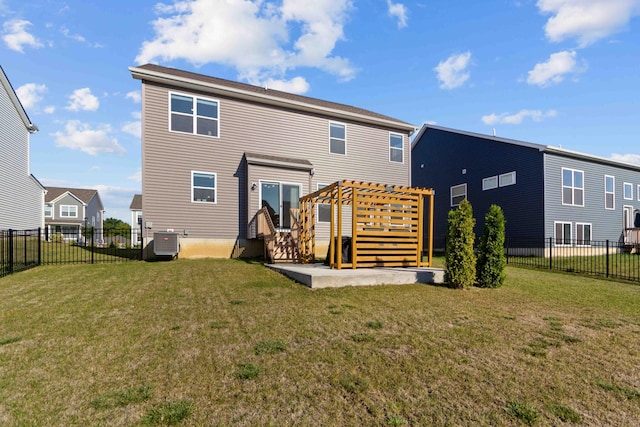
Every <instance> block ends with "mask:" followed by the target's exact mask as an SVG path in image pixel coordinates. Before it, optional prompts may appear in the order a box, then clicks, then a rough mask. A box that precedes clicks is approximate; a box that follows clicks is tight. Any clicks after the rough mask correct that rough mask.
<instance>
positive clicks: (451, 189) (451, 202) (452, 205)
mask: <svg viewBox="0 0 640 427" xmlns="http://www.w3.org/2000/svg"><path fill="white" fill-rule="evenodd" d="M459 187H464V198H465V199H466V198H467V197H468V195H469V193H467V183H466V182H465V183H464V184H458V185H452V186H451V188H450V189H449V202H450V204H451V207H452V208H455V207H457V206H460V203H458V204H457V205H454V204H453V189H454V188H459Z"/></svg>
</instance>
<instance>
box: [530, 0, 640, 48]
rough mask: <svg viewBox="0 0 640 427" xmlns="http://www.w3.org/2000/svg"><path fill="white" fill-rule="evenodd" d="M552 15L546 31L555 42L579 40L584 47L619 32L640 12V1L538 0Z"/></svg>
mask: <svg viewBox="0 0 640 427" xmlns="http://www.w3.org/2000/svg"><path fill="white" fill-rule="evenodd" d="M537 6H538V9H540V11H541V12H542V13H547V14H552V15H553V16H552V17H551V18H549V20H548V21H547V24H546V25H545V28H544V29H545V34H546V35H547V38H548V39H549V40H551V41H552V42H559V41H562V40H565V39H573V38H575V39H577V40H578V43H579V45H580V46H581V47H584V46H587V45H590V44H592V43H594V42H596V41H598V40H600V39H602V38H604V37H607V36H609V35H611V34H613V33H616V32H619V31H620V30H622V29H624V27H625V26H626V25H627V24H628V23H629V20H630V19H631V18H632V17H633V16H635V15H637V14H639V13H640V0H538V3H537Z"/></svg>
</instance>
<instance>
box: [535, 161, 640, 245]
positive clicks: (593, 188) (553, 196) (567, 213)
mask: <svg viewBox="0 0 640 427" xmlns="http://www.w3.org/2000/svg"><path fill="white" fill-rule="evenodd" d="M544 165H545V166H544V167H545V188H546V193H545V212H546V216H545V237H553V236H554V222H556V221H560V222H570V223H571V224H572V238H573V239H575V238H576V237H575V232H576V229H575V226H576V223H590V224H592V229H591V233H592V236H591V238H592V239H593V240H611V241H616V242H617V241H619V240H620V239H621V238H622V231H623V206H631V207H632V208H633V210H634V211H635V210H639V209H640V201H639V200H638V185H640V171H637V170H633V169H631V168H624V167H622V166H620V167H618V166H613V165H608V164H601V163H597V162H593V161H588V160H582V159H574V158H570V157H564V156H559V155H554V154H548V153H547V154H545V162H544ZM562 168H569V169H577V170H581V171H584V206H567V205H563V204H562ZM605 175H611V176H613V177H615V205H614V207H615V209H613V210H609V209H605V192H604V176H605ZM624 182H629V183H631V184H633V188H632V193H633V194H632V200H624V199H623V183H624ZM632 220H633V219H632Z"/></svg>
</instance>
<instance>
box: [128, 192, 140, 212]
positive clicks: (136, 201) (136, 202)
mask: <svg viewBox="0 0 640 427" xmlns="http://www.w3.org/2000/svg"><path fill="white" fill-rule="evenodd" d="M129 210H132V211H141V210H142V194H134V195H133V199H131V204H130V205H129Z"/></svg>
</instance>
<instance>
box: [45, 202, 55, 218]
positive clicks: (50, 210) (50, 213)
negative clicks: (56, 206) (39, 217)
mask: <svg viewBox="0 0 640 427" xmlns="http://www.w3.org/2000/svg"><path fill="white" fill-rule="evenodd" d="M52 216H53V205H52V204H51V203H45V204H44V217H45V218H51V217H52Z"/></svg>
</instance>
